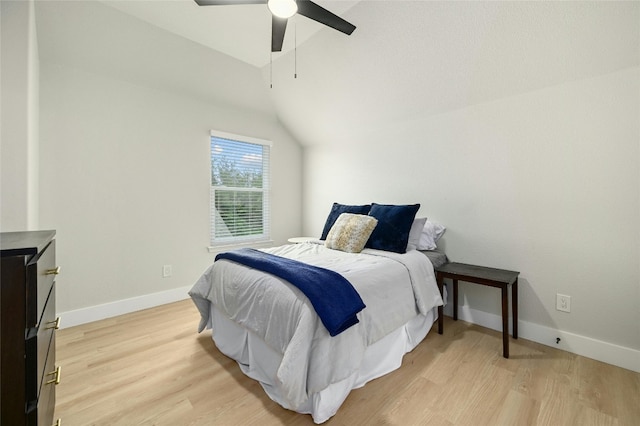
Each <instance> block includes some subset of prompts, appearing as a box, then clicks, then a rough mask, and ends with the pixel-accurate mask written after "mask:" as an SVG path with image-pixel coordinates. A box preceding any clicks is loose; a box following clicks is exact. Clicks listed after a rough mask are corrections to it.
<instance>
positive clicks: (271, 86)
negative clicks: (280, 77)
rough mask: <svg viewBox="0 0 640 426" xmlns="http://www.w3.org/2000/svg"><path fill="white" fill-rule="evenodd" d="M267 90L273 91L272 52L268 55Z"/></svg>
mask: <svg viewBox="0 0 640 426" xmlns="http://www.w3.org/2000/svg"><path fill="white" fill-rule="evenodd" d="M269 88H270V89H273V52H270V53H269Z"/></svg>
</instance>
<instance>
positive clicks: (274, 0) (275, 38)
mask: <svg viewBox="0 0 640 426" xmlns="http://www.w3.org/2000/svg"><path fill="white" fill-rule="evenodd" d="M195 2H196V3H198V5H199V6H232V5H241V4H266V5H267V7H268V8H269V11H271V14H272V17H271V51H272V52H281V51H282V42H283V40H284V31H285V30H286V28H287V20H288V18H291V17H292V16H293V15H295V14H296V13H297V14H298V15H302V16H306V17H307V18H309V19H313V20H314V21H316V22H320V23H321V24H324V25H326V26H328V27H331V28H333V29H334V30H337V31H340V32H341V33H345V34H347V35H350V34H351V33H352V32H353V31H354V30H355V29H356V26H355V25H353V24H350V23H349V22H347V21H345V20H344V19H342V18H341V17H339V16H338V15H335V14H333V13H331V12H329V11H328V10H327V9H325V8H324V7H322V6H318V5H317V4H315V3H314V2H312V1H311V0H195Z"/></svg>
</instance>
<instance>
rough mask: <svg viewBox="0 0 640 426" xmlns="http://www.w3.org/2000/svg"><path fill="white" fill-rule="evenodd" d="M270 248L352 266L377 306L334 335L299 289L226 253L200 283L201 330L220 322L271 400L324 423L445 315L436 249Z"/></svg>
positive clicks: (227, 347)
mask: <svg viewBox="0 0 640 426" xmlns="http://www.w3.org/2000/svg"><path fill="white" fill-rule="evenodd" d="M264 251H267V252H270V253H272V254H276V255H279V256H282V257H288V258H293V259H297V260H300V261H302V262H305V263H309V264H313V265H315V266H320V267H327V268H329V269H332V270H335V271H336V272H339V273H340V274H342V275H343V276H344V277H345V278H347V279H348V280H349V281H350V282H351V284H352V285H353V286H354V288H355V289H356V290H357V291H358V293H359V294H360V296H361V297H362V299H363V301H364V302H365V304H366V305H367V308H365V309H364V310H363V311H362V312H360V313H359V314H358V319H359V320H360V322H359V323H358V324H356V325H355V326H353V327H350V328H349V329H347V330H346V331H344V332H342V333H341V334H339V335H337V336H335V337H331V336H329V333H328V332H327V330H326V329H325V328H324V326H323V325H322V323H321V321H319V318H318V316H317V314H315V312H314V311H313V308H312V307H311V305H310V303H309V301H308V299H306V297H305V296H304V294H302V293H301V292H300V291H299V290H298V289H297V288H295V287H294V286H292V285H290V284H289V283H287V282H286V281H283V280H280V279H278V278H277V277H274V276H271V275H269V274H265V273H262V272H260V271H257V270H254V269H251V268H247V267H245V266H243V265H240V264H237V263H234V262H231V261H217V262H215V263H214V265H212V266H211V267H210V268H209V269H208V270H207V271H206V272H205V274H203V276H202V277H201V278H200V279H199V280H198V282H197V283H196V284H195V285H194V287H193V288H192V290H191V291H190V295H191V296H192V298H193V300H194V302H195V303H196V306H197V307H198V309H199V311H200V314H201V322H200V327H199V330H202V329H204V328H213V333H212V337H213V339H214V341H215V343H216V345H217V346H218V348H219V349H220V350H221V351H222V352H223V353H225V354H226V355H227V356H229V357H231V358H233V359H235V360H236V361H237V362H238V363H239V365H240V366H241V368H242V370H243V371H244V372H245V374H247V375H248V376H249V377H252V378H254V379H256V380H258V381H259V382H260V383H261V384H262V386H263V388H264V389H265V391H266V392H267V394H268V395H269V396H270V397H271V399H273V400H274V401H276V402H278V403H279V404H280V405H282V406H283V407H285V408H288V409H291V410H294V411H297V412H300V413H309V414H311V415H312V416H313V419H314V421H316V422H317V423H320V422H323V421H326V420H327V419H328V418H330V417H331V416H332V415H333V414H335V412H336V410H337V409H338V407H339V406H340V405H341V404H342V402H343V401H344V398H346V396H347V395H348V393H349V391H350V390H351V389H352V388H354V387H358V386H362V385H363V384H364V383H366V382H367V381H368V380H370V379H371V378H373V377H379V376H380V375H381V374H386V373H387V372H389V371H391V370H393V369H395V368H397V367H398V366H399V365H400V363H401V360H402V356H403V355H404V353H406V352H408V351H410V350H412V349H413V348H414V347H415V345H417V344H418V343H419V342H420V341H421V340H422V339H424V337H425V336H426V334H427V332H428V331H429V329H430V328H431V324H432V323H433V321H435V319H437V313H436V310H437V306H439V305H441V304H442V298H441V297H440V293H439V291H438V289H437V284H436V281H435V274H434V270H433V266H432V263H431V261H430V260H429V259H430V257H429V254H427V253H424V254H423V253H422V252H418V251H415V250H414V251H412V252H409V253H406V254H397V253H389V252H382V251H379V250H371V249H365V250H364V251H363V252H362V253H360V254H352V253H343V252H339V251H336V250H330V249H328V248H326V247H324V246H323V245H319V244H311V243H309V244H295V245H288V246H281V247H276V248H272V249H265V250H264ZM425 255H426V256H425ZM432 256H436V258H441V256H439V255H436V254H432ZM436 261H437V260H436ZM380 342H384V343H380ZM392 346H393V348H392V349H391V350H390V348H391V347H392ZM376 348H382V349H381V350H377V349H376Z"/></svg>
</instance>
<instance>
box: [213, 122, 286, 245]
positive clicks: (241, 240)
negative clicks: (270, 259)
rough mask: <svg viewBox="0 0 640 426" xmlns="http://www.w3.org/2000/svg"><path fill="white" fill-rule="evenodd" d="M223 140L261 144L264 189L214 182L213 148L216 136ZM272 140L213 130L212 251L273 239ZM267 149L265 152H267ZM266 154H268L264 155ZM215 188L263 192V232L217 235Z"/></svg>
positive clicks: (266, 241) (267, 241)
mask: <svg viewBox="0 0 640 426" xmlns="http://www.w3.org/2000/svg"><path fill="white" fill-rule="evenodd" d="M216 138H217V139H224V140H226V141H230V142H238V143H241V144H243V143H244V144H252V145H261V146H262V156H261V158H262V188H257V187H256V188H253V187H252V188H247V187H234V186H219V185H214V184H213V182H212V178H211V176H212V174H213V156H214V152H213V147H214V143H215V139H216ZM272 146H273V143H272V142H271V141H270V140H267V139H261V138H256V137H251V136H245V135H238V134H233V133H227V132H222V131H219V130H211V131H210V135H209V247H208V249H209V251H210V252H213V251H218V250H219V249H220V248H221V247H225V246H245V245H255V244H260V243H269V242H271V241H272V240H271V196H270V195H271V194H270V192H271V147H272ZM265 149H266V151H265ZM265 154H266V155H265ZM265 157H266V158H265ZM216 190H218V191H219V190H225V191H238V192H261V194H262V229H263V232H262V234H260V235H257V234H253V235H246V236H232V237H222V238H220V237H218V238H216V213H217V209H216V206H215V192H216Z"/></svg>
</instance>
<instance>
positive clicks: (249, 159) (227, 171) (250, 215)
mask: <svg viewBox="0 0 640 426" xmlns="http://www.w3.org/2000/svg"><path fill="white" fill-rule="evenodd" d="M270 146H271V142H269V141H265V140H261V139H255V138H250V137H246V136H238V135H231V134H226V133H222V132H217V131H211V201H210V215H211V245H212V246H218V245H227V244H238V243H249V242H257V241H267V240H269V239H270V234H269V223H270V220H269V210H270V204H269V148H270Z"/></svg>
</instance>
